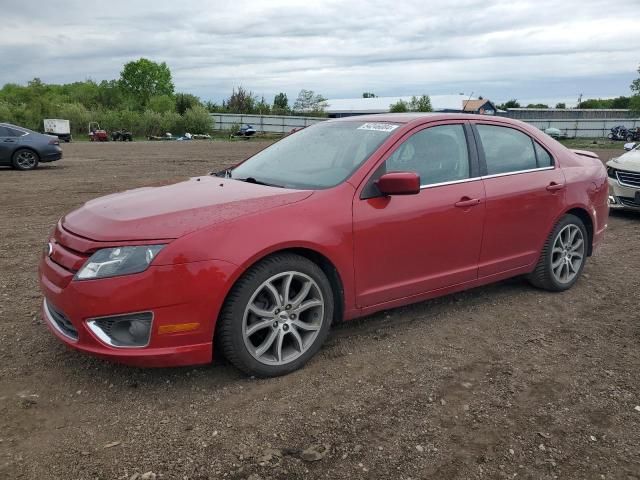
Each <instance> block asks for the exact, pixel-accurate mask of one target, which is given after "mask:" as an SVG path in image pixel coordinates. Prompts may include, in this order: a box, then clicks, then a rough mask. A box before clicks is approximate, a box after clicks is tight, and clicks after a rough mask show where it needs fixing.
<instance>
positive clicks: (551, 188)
mask: <svg viewBox="0 0 640 480" xmlns="http://www.w3.org/2000/svg"><path fill="white" fill-rule="evenodd" d="M563 188H564V183H556V182H551V183H550V184H549V185H548V186H547V190H548V191H550V192H557V191H558V190H562V189H563Z"/></svg>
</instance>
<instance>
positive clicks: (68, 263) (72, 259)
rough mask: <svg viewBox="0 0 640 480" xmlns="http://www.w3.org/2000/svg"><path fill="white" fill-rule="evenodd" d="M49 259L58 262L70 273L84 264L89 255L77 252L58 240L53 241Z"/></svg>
mask: <svg viewBox="0 0 640 480" xmlns="http://www.w3.org/2000/svg"><path fill="white" fill-rule="evenodd" d="M50 258H51V261H52V262H54V263H56V264H58V265H59V266H61V267H62V268H64V269H65V270H67V271H68V272H70V273H74V274H75V273H76V272H77V271H78V270H80V268H81V267H82V265H84V264H85V262H86V261H87V259H88V258H89V256H88V255H87V254H84V253H82V252H77V251H75V250H73V249H71V248H69V247H68V246H66V245H63V244H61V243H59V242H54V243H53V253H52V254H51V256H50Z"/></svg>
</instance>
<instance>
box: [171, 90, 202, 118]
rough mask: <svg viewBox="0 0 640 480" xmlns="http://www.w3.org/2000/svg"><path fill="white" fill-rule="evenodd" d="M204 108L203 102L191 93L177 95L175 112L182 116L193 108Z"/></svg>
mask: <svg viewBox="0 0 640 480" xmlns="http://www.w3.org/2000/svg"><path fill="white" fill-rule="evenodd" d="M196 106H202V102H200V99H199V98H198V97H196V96H195V95H191V94H190V93H178V94H177V95H176V105H175V110H176V112H178V113H179V114H180V115H184V113H185V112H186V111H187V110H188V109H190V108H193V107H196Z"/></svg>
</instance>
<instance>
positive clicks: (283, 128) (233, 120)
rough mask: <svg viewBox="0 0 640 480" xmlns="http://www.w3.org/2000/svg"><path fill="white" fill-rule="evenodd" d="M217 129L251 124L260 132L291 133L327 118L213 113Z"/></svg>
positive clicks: (214, 124) (214, 126) (212, 116)
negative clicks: (293, 130)
mask: <svg viewBox="0 0 640 480" xmlns="http://www.w3.org/2000/svg"><path fill="white" fill-rule="evenodd" d="M211 118H212V120H213V128H214V129H215V130H229V129H230V128H231V127H233V126H234V125H236V126H237V125H244V124H249V125H251V126H252V127H253V128H255V129H256V130H257V131H259V132H269V133H289V132H290V131H291V130H292V129H294V128H300V127H308V126H309V125H313V124H314V123H318V122H322V121H324V120H327V119H326V118H318V117H291V116H285V115H241V114H235V113H212V114H211Z"/></svg>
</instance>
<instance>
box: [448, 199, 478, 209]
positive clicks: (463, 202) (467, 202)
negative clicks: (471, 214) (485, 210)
mask: <svg viewBox="0 0 640 480" xmlns="http://www.w3.org/2000/svg"><path fill="white" fill-rule="evenodd" d="M478 204H480V199H479V198H469V197H462V198H461V199H460V201H458V202H456V203H455V204H454V205H455V206H456V207H458V208H467V207H475V206H476V205H478Z"/></svg>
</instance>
